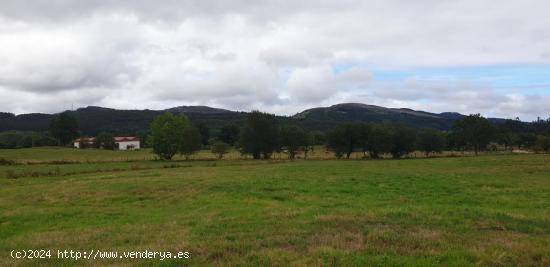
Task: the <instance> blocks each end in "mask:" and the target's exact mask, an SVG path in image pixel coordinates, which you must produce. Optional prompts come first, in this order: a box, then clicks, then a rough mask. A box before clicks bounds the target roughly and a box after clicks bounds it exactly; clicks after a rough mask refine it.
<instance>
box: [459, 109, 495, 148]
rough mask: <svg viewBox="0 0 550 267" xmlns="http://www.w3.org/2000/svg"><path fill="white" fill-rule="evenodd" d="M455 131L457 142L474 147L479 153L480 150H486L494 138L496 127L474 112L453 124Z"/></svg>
mask: <svg viewBox="0 0 550 267" xmlns="http://www.w3.org/2000/svg"><path fill="white" fill-rule="evenodd" d="M453 132H454V134H455V137H456V138H457V143H459V144H464V145H465V146H466V147H467V148H470V149H473V150H474V152H475V154H476V155H477V154H478V152H479V151H481V150H485V149H486V148H487V145H488V144H489V142H490V141H491V140H492V139H493V136H494V127H493V125H491V123H490V122H489V120H487V119H486V118H484V117H482V116H481V115H480V114H474V115H469V116H466V117H464V118H463V119H462V120H459V121H456V122H455V124H454V125H453Z"/></svg>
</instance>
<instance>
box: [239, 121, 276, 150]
mask: <svg viewBox="0 0 550 267" xmlns="http://www.w3.org/2000/svg"><path fill="white" fill-rule="evenodd" d="M279 137H280V127H279V122H278V121H277V119H276V118H275V115H273V114H268V113H263V112H259V111H252V112H251V113H250V114H248V117H247V119H246V124H245V126H244V127H243V129H242V130H241V133H240V138H239V147H240V149H241V152H242V153H244V154H251V155H252V156H253V157H254V159H260V158H262V157H263V158H264V159H269V158H270V157H271V154H272V153H273V152H274V151H276V150H278V149H279V148H280V145H279Z"/></svg>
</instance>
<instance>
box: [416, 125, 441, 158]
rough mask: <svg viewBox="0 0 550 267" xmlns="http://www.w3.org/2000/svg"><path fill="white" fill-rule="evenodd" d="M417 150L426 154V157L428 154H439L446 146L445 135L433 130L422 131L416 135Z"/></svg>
mask: <svg viewBox="0 0 550 267" xmlns="http://www.w3.org/2000/svg"><path fill="white" fill-rule="evenodd" d="M416 144H417V148H418V149H419V150H420V151H423V152H424V153H426V157H428V156H429V155H430V153H441V152H443V149H445V146H446V139H445V135H444V134H443V133H442V132H440V131H438V130H434V129H424V130H422V131H420V132H419V133H418V139H417V142H416Z"/></svg>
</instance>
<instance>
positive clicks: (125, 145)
mask: <svg viewBox="0 0 550 267" xmlns="http://www.w3.org/2000/svg"><path fill="white" fill-rule="evenodd" d="M115 147H118V150H134V149H139V148H140V147H139V137H134V136H116V137H115Z"/></svg>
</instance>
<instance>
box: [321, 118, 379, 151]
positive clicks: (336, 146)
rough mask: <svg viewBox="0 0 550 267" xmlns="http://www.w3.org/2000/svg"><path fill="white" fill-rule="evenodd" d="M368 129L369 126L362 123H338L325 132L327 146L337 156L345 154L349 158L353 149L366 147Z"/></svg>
mask: <svg viewBox="0 0 550 267" xmlns="http://www.w3.org/2000/svg"><path fill="white" fill-rule="evenodd" d="M369 130H370V127H369V126H368V125H367V124H364V123H347V124H343V125H340V126H338V127H336V129H334V130H332V131H330V132H329V133H328V134H327V148H328V149H329V150H331V151H332V152H334V154H335V155H336V157H337V158H341V157H343V156H344V155H345V156H346V158H348V159H349V157H350V156H351V153H353V151H354V150H355V149H358V148H366V143H367V140H366V138H367V136H368V132H369Z"/></svg>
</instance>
